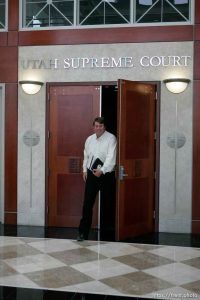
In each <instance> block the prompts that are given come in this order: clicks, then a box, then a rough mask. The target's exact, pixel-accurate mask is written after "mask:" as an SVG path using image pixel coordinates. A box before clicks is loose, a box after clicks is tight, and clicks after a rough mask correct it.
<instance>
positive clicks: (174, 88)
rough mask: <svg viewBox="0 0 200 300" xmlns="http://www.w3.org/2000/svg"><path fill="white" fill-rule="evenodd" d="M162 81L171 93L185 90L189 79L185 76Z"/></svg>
mask: <svg viewBox="0 0 200 300" xmlns="http://www.w3.org/2000/svg"><path fill="white" fill-rule="evenodd" d="M163 82H164V83H165V85H166V87H167V89H168V90H169V91H170V92H171V93H174V94H179V93H182V92H184V91H185V90H186V88H187V86H188V84H189V82H190V80H189V79H187V78H171V79H165V80H163Z"/></svg>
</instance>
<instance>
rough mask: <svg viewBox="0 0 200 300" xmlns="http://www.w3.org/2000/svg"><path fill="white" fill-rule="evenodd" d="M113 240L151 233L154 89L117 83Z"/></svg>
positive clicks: (152, 214)
mask: <svg viewBox="0 0 200 300" xmlns="http://www.w3.org/2000/svg"><path fill="white" fill-rule="evenodd" d="M118 86H119V92H118V93H119V94H118V168H117V169H118V172H117V173H118V174H117V176H118V180H117V214H116V239H117V240H123V239H126V238H129V237H134V236H137V235H141V234H146V233H149V232H154V209H155V152H156V151H155V144H156V143H155V129H156V121H155V120H156V117H155V114H156V85H153V84H144V83H137V82H131V81H127V80H119V83H118Z"/></svg>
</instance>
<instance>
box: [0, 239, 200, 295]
mask: <svg viewBox="0 0 200 300" xmlns="http://www.w3.org/2000/svg"><path fill="white" fill-rule="evenodd" d="M0 285H1V286H10V287H11V286H12V287H18V288H19V287H23V288H32V289H46V290H56V291H69V292H70V291H71V292H77V293H93V294H104V295H105V294H106V295H115V296H126V297H138V298H153V299H176V300H177V299H200V248H193V247H192V248H191V247H178V246H161V245H148V244H133V243H130V244H129V243H118V242H97V241H84V242H77V241H75V240H69V239H52V238H27V237H21V238H20V237H8V236H0Z"/></svg>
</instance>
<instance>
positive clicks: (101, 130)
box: [94, 122, 106, 137]
mask: <svg viewBox="0 0 200 300" xmlns="http://www.w3.org/2000/svg"><path fill="white" fill-rule="evenodd" d="M105 130H106V128H105V125H104V124H100V123H99V122H95V123H94V133H96V136H97V137H100V136H101V135H102V134H103V133H104V131H105Z"/></svg>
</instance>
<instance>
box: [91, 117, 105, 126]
mask: <svg viewBox="0 0 200 300" xmlns="http://www.w3.org/2000/svg"><path fill="white" fill-rule="evenodd" d="M95 122H97V123H99V124H104V126H106V122H105V119H104V117H96V118H95V119H94V122H93V125H94V123H95Z"/></svg>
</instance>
